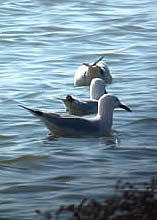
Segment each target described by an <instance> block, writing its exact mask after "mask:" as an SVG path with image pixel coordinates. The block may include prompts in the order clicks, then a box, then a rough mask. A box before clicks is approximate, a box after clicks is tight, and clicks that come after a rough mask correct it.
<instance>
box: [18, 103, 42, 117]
mask: <svg viewBox="0 0 157 220" xmlns="http://www.w3.org/2000/svg"><path fill="white" fill-rule="evenodd" d="M18 106H20V107H22V108H24V109H26V110H28V111H30V112H32V113H33V114H36V115H38V116H42V115H43V112H41V111H39V110H34V109H31V108H28V107H26V106H24V105H18Z"/></svg>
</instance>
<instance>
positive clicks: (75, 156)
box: [0, 0, 157, 220]
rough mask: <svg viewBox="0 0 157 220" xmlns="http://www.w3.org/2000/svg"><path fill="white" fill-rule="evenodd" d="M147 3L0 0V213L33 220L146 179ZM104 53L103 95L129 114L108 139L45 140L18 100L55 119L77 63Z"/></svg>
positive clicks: (152, 58)
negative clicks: (108, 79) (107, 81)
mask: <svg viewBox="0 0 157 220" xmlns="http://www.w3.org/2000/svg"><path fill="white" fill-rule="evenodd" d="M156 8H157V3H156V2H154V1H150V0H149V1H148V0H141V1H135V0H133V1H123V0H120V1H117V0H115V1H112V0H111V1H103V0H97V1H94V0H93V1H89V2H86V1H82V0H76V1H65V0H63V1H60V0H58V1H53V0H34V1H30V0H23V1H22V0H21V1H20V0H17V1H11V0H5V1H2V2H1V5H0V85H1V86H0V124H1V126H0V145H1V147H0V176H1V181H0V217H6V218H7V219H13V220H21V219H24V220H29V219H36V217H37V216H36V213H35V210H36V209H42V210H47V209H49V210H52V212H53V211H54V210H56V208H57V207H59V205H61V204H69V203H72V202H80V200H81V199H82V198H83V197H87V198H97V199H100V200H101V199H103V197H104V196H105V195H110V194H111V193H112V192H113V187H114V185H115V182H116V180H118V179H119V178H121V179H123V180H129V181H134V182H138V183H142V182H144V181H145V180H149V179H150V178H151V177H153V176H156V173H157V171H156V158H157V113H156V112H157V96H156V93H157V80H156V71H157V64H156V60H157V43H156V36H157V31H156V27H157V13H156ZM102 55H105V59H106V61H107V63H108V65H109V68H110V70H111V71H112V75H113V78H114V80H113V83H112V85H110V86H108V91H109V92H111V93H113V94H116V95H117V96H118V97H119V98H120V100H122V101H123V103H126V104H128V105H129V106H130V108H131V109H132V111H133V112H132V113H130V112H124V111H115V112H114V125H113V129H114V131H115V132H114V133H115V135H114V136H113V137H110V138H109V137H108V138H107V137H106V138H105V137H101V138H95V137H93V138H62V137H61V138H57V139H52V138H49V137H48V130H47V129H46V128H45V127H44V126H43V124H42V123H41V122H40V121H39V120H38V119H36V118H34V117H33V116H32V115H30V114H29V113H28V112H26V111H25V110H24V109H21V108H20V107H19V106H18V104H21V103H22V104H25V105H27V106H30V107H35V108H40V109H48V110H52V111H54V112H57V113H65V110H64V106H63V104H62V103H61V101H60V100H59V98H61V97H64V96H65V95H66V94H67V93H70V94H72V95H74V96H77V97H80V98H84V97H86V98H87V97H88V96H89V88H85V87H82V88H74V87H73V78H74V72H75V70H76V69H77V68H78V66H79V65H80V64H81V63H82V62H92V61H95V60H96V59H98V58H99V57H100V56H102Z"/></svg>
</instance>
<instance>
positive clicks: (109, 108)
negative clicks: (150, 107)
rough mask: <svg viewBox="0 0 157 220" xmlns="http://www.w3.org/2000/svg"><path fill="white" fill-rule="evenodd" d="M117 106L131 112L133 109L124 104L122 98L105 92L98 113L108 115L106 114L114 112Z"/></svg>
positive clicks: (100, 100)
mask: <svg viewBox="0 0 157 220" xmlns="http://www.w3.org/2000/svg"><path fill="white" fill-rule="evenodd" d="M115 108H123V109H125V110H126V111H129V112H131V109H130V108H129V107H128V106H126V105H124V104H122V103H121V102H120V100H119V99H118V98H117V97H116V96H114V95H112V94H104V95H103V96H101V97H100V99H99V101H98V115H99V116H101V117H104V116H105V117H106V115H109V114H112V112H113V110H114V109H115Z"/></svg>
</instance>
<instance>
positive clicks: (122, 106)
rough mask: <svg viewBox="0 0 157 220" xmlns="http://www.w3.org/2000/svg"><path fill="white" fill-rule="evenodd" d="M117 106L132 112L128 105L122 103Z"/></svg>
mask: <svg viewBox="0 0 157 220" xmlns="http://www.w3.org/2000/svg"><path fill="white" fill-rule="evenodd" d="M119 108H123V109H125V110H126V111H128V112H132V111H131V109H130V108H129V107H128V106H126V105H123V104H120V105H119Z"/></svg>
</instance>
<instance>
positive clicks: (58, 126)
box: [20, 94, 131, 137]
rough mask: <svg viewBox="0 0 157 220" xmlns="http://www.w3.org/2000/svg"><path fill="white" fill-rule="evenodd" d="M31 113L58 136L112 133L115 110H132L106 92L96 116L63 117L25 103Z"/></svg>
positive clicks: (99, 103) (100, 101)
mask: <svg viewBox="0 0 157 220" xmlns="http://www.w3.org/2000/svg"><path fill="white" fill-rule="evenodd" d="M20 106H21V107H23V108H24V109H27V110H28V111H29V112H30V113H32V114H33V115H35V116H36V117H38V118H39V119H40V120H41V121H42V122H43V123H44V124H45V125H46V127H47V128H48V129H49V130H50V132H51V135H53V136H55V137H58V136H63V137H80V136H104V135H109V134H111V131H112V130H111V129H112V121H113V110H114V108H117V107H119V108H123V109H125V110H127V111H129V112H131V110H130V108H129V107H127V106H126V105H123V104H122V103H121V102H120V101H119V99H118V98H117V97H116V96H114V95H112V94H104V95H103V96H101V97H100V99H99V101H98V113H97V115H96V117H94V118H82V117H65V116H64V117H63V116H61V115H59V114H55V113H51V112H50V113H49V112H44V111H39V110H34V109H31V108H28V107H25V106H23V105H20Z"/></svg>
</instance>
